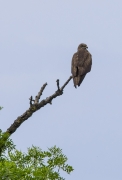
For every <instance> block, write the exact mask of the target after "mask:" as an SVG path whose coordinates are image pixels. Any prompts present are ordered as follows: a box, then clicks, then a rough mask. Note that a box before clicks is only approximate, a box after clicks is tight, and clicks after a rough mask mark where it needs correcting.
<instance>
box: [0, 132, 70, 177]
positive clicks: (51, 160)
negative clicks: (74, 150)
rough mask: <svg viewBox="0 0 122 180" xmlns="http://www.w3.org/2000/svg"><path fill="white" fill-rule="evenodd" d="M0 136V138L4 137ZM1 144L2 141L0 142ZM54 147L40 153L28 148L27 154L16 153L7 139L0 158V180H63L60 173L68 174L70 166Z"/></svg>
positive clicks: (37, 148)
mask: <svg viewBox="0 0 122 180" xmlns="http://www.w3.org/2000/svg"><path fill="white" fill-rule="evenodd" d="M0 134H1V137H3V136H6V135H5V134H2V133H0ZM1 142H2V141H1ZM66 162H67V157H66V156H65V155H64V154H63V153H62V150H61V149H60V148H57V147H56V146H54V147H52V148H49V149H48V150H47V151H42V150H41V149H40V148H39V147H35V146H32V147H31V148H28V150H27V153H22V152H21V151H18V150H17V149H16V148H15V146H14V144H13V142H12V140H10V139H8V140H7V142H6V146H5V148H4V151H3V152H2V155H1V157H0V179H1V180H63V178H62V177H61V176H60V171H65V172H66V173H68V174H70V173H71V172H72V171H73V168H72V166H69V165H68V164H67V163H66Z"/></svg>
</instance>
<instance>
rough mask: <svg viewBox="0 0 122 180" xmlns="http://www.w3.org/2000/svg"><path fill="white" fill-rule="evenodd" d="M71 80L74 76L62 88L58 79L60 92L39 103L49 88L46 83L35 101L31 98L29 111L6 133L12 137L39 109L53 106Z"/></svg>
mask: <svg viewBox="0 0 122 180" xmlns="http://www.w3.org/2000/svg"><path fill="white" fill-rule="evenodd" d="M71 79H72V76H70V77H69V79H68V80H67V81H66V82H65V83H64V85H63V86H62V87H61V88H60V86H59V79H58V80H57V81H56V82H57V88H58V90H57V91H56V92H55V93H54V94H52V95H51V96H49V97H47V98H46V99H43V100H42V101H41V102H39V99H40V97H41V95H42V93H43V91H44V89H45V87H46V86H47V83H45V84H44V85H43V86H42V87H41V89H40V91H39V92H38V95H37V96H36V97H35V99H33V97H32V96H31V97H30V98H29V100H30V108H29V109H28V110H26V111H25V112H24V113H23V114H22V115H21V116H19V117H18V118H17V119H16V120H15V121H14V123H13V124H12V125H11V126H10V127H9V128H8V129H7V131H6V133H9V135H12V134H13V133H14V132H15V131H16V130H17V128H18V127H19V126H20V125H21V124H22V123H23V122H24V121H25V120H27V119H28V118H29V117H31V116H32V115H33V113H34V112H36V111H38V110H39V109H41V108H42V107H44V106H46V105H47V104H52V100H53V99H54V98H56V97H58V96H61V95H62V94H63V90H64V88H65V86H66V85H67V84H68V83H69V81H70V80H71Z"/></svg>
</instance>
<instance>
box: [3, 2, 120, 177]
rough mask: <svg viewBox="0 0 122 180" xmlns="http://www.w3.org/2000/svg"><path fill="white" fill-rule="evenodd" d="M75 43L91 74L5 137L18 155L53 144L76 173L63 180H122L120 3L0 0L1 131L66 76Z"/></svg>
mask: <svg viewBox="0 0 122 180" xmlns="http://www.w3.org/2000/svg"><path fill="white" fill-rule="evenodd" d="M80 43H86V44H87V45H88V47H89V48H88V50H89V51H90V53H91V54H92V58H93V66H92V71H91V72H90V73H88V74H87V76H86V77H85V79H84V81H83V83H82V85H81V86H80V87H79V88H77V89H75V88H74V87H73V82H72V81H71V82H70V83H69V84H68V85H67V87H66V88H65V90H64V94H63V96H60V97H58V98H56V99H54V100H53V102H52V105H47V106H45V107H44V108H42V109H41V110H39V111H38V112H36V113H35V114H34V115H33V116H32V117H31V118H29V119H28V120H27V121H26V122H24V123H23V124H22V125H21V126H20V127H19V128H18V130H17V131H16V132H15V133H14V134H13V135H12V136H11V138H12V139H13V141H14V143H15V144H16V145H17V148H18V149H19V150H22V151H24V152H26V150H27V147H30V146H31V145H32V144H33V145H35V146H39V147H40V148H42V149H43V150H47V147H52V146H54V145H56V146H57V147H60V148H61V149H62V150H63V153H64V154H65V155H66V156H67V157H68V163H69V164H70V165H72V166H73V168H74V169H75V170H74V172H73V173H71V175H66V174H64V177H65V178H66V180H74V179H76V180H78V179H79V180H80V179H82V180H121V179H122V109H121V108H122V100H121V99H122V98H121V93H122V83H121V79H122V70H121V67H122V2H121V0H101V1H100V0H99V1H98V0H92V1H90V0H85V1H82V0H67V1H66V0H65V1H64V0H62V1H57V0H51V1H50V0H43V1H42V0H35V1H34V0H21V1H17V0H11V1H9V0H7V1H3V0H0V78H1V83H0V105H1V106H3V107H4V108H3V109H2V110H1V111H0V128H1V129H2V130H3V131H6V129H7V128H8V127H9V126H10V125H11V124H12V123H13V121H14V120H15V119H16V118H17V117H18V116H20V115H22V114H23V113H24V112H25V111H26V110H27V109H28V108H29V97H30V96H31V95H33V96H34V97H35V95H36V94H37V93H38V92H39V90H40V88H41V86H42V85H43V84H44V83H45V82H47V83H48V86H47V87H46V89H45V91H44V92H43V96H42V97H41V99H43V98H46V97H48V96H50V95H51V94H52V93H54V92H55V91H56V90H57V89H56V79H58V78H59V79H60V83H61V85H63V83H64V82H65V81H66V80H67V79H68V78H69V76H70V75H71V58H72V55H73V54H74V53H75V52H76V50H77V46H78V45H79V44H80Z"/></svg>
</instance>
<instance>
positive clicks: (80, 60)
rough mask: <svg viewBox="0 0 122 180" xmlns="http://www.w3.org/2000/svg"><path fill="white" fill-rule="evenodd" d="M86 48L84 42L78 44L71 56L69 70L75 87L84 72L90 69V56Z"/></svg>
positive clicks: (80, 80) (84, 74)
mask: <svg viewBox="0 0 122 180" xmlns="http://www.w3.org/2000/svg"><path fill="white" fill-rule="evenodd" d="M87 48H88V47H87V45H86V44H84V43H82V44H80V45H79V46H78V50H77V52H76V53H75V54H74V55H73V57H72V65H71V72H72V77H73V81H74V86H75V88H76V87H77V86H80V84H81V83H82V81H83V79H84V78H85V76H86V74H87V73H88V72H90V71H91V66H92V56H91V54H90V53H89V51H88V50H87Z"/></svg>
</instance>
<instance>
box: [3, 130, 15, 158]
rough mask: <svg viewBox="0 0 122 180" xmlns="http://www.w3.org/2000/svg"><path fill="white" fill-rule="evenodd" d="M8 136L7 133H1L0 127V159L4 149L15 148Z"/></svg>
mask: <svg viewBox="0 0 122 180" xmlns="http://www.w3.org/2000/svg"><path fill="white" fill-rule="evenodd" d="M8 137H9V134H8V133H2V130H1V129H0V160H1V159H2V158H4V156H5V152H6V150H7V151H11V150H13V149H14V148H15V145H14V144H13V142H12V140H11V139H10V138H8ZM1 150H2V151H1Z"/></svg>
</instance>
